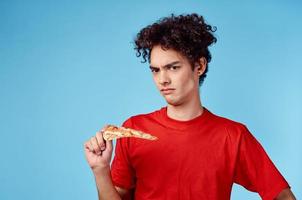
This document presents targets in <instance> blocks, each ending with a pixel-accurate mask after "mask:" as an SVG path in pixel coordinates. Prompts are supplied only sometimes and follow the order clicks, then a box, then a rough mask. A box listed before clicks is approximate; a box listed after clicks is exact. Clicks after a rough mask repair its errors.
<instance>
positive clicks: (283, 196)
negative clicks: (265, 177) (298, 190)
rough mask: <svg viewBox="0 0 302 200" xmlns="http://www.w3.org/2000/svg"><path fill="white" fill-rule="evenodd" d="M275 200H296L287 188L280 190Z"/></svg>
mask: <svg viewBox="0 0 302 200" xmlns="http://www.w3.org/2000/svg"><path fill="white" fill-rule="evenodd" d="M275 200H296V198H295V196H294V194H293V193H292V191H291V190H290V189H289V188H286V189H284V190H282V192H280V193H279V195H278V197H277V198H276V199H275Z"/></svg>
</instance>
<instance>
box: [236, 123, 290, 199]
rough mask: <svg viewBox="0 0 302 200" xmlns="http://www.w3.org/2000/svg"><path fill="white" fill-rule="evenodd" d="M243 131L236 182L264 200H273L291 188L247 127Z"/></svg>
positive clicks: (239, 146)
mask: <svg viewBox="0 0 302 200" xmlns="http://www.w3.org/2000/svg"><path fill="white" fill-rule="evenodd" d="M242 129H243V130H242V131H241V132H242V133H241V135H240V137H241V138H240V143H239V145H238V153H237V158H236V166H235V173H234V182H235V183H238V184H240V185H242V186H243V187H245V188H246V189H247V190H250V191H253V192H257V193H259V195H260V196H261V198H262V199H263V200H273V199H274V198H276V197H277V196H278V194H279V193H280V192H281V191H282V190H283V189H285V188H289V187H290V186H289V185H288V183H287V181H286V180H285V179H284V177H283V176H282V175H281V173H280V172H279V171H278V169H277V168H276V166H275V165H274V163H273V162H272V161H271V159H270V158H269V157H268V155H267V153H266V152H265V150H264V149H263V147H262V146H261V144H260V143H259V142H258V141H257V140H256V138H255V137H254V136H253V135H252V134H251V133H250V131H249V130H248V129H247V127H246V126H243V128H242Z"/></svg>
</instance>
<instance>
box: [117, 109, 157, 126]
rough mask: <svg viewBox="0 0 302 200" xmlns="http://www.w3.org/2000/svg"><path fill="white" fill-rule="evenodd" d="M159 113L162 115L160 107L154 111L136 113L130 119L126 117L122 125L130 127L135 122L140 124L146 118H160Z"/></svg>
mask: <svg viewBox="0 0 302 200" xmlns="http://www.w3.org/2000/svg"><path fill="white" fill-rule="evenodd" d="M159 115H160V109H159V110H155V111H152V112H147V113H141V114H136V115H133V116H130V117H129V118H128V119H126V120H125V121H124V123H123V125H122V126H124V127H129V128H130V127H132V126H133V125H134V124H139V123H141V122H143V121H146V120H154V119H156V118H158V117H159Z"/></svg>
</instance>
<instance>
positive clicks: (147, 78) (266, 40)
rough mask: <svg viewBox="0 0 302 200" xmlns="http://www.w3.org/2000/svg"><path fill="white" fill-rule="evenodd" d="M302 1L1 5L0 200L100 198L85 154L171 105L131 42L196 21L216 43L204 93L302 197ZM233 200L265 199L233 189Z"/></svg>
mask: <svg viewBox="0 0 302 200" xmlns="http://www.w3.org/2000/svg"><path fill="white" fill-rule="evenodd" d="M301 6H302V3H301V1H298V0H296V1H294V0H292V1H273V0H271V1H269V0H267V1H260V0H257V1H256V0H255V1H250V2H243V1H239V0H238V1H210V0H208V1H193V0H190V1H159V0H154V1H148V2H147V1H145V2H143V1H127V3H126V1H112V2H110V3H109V2H105V1H75V0H73V1H71V0H70V1H67V0H64V1H43V2H42V1H9V0H2V1H0V95H1V98H0V123H1V126H0V134H1V139H0V141H1V145H0V159H1V164H0V199H1V200H2V199H3V200H6V199H30V200H40V199H45V200H50V199H74V200H76V199H97V191H96V187H95V182H94V177H93V175H92V173H91V171H90V168H89V167H88V164H87V163H86V160H85V157H84V152H83V143H84V141H86V140H87V139H89V138H90V137H91V136H93V135H94V134H95V132H96V131H97V130H98V129H100V128H101V127H102V126H103V125H104V124H108V123H113V124H121V123H122V122H123V121H124V120H125V119H127V118H128V117H129V116H131V115H135V114H139V113H146V112H151V111H153V110H155V109H158V108H160V107H162V106H165V105H166V104H165V101H164V99H163V98H162V97H161V96H160V94H159V93H158V92H157V90H156V87H155V85H154V84H153V82H152V77H151V73H150V72H149V69H148V67H147V66H148V64H141V63H140V61H141V59H138V58H136V56H135V51H134V50H133V43H132V40H133V38H134V37H135V35H136V33H137V32H138V31H139V30H140V29H141V28H143V27H144V26H146V25H148V24H150V23H152V22H154V21H155V20H157V19H159V18H160V17H164V16H167V15H169V14H170V13H172V12H173V13H175V14H182V13H191V12H197V13H199V14H202V15H204V17H205V19H206V20H207V21H208V23H210V24H212V25H215V26H217V28H218V30H217V32H216V35H217V37H218V42H217V44H216V45H214V46H213V47H211V52H212V55H213V60H212V62H211V63H210V65H209V72H208V77H207V78H206V79H205V82H204V84H203V86H202V88H201V93H202V94H201V96H202V102H203V104H204V106H206V107H207V108H208V109H210V110H211V111H212V112H214V113H216V114H218V115H222V116H225V117H228V118H231V119H233V120H236V121H240V122H242V123H245V124H246V125H247V126H248V128H249V129H250V130H251V132H252V133H253V134H254V136H255V137H256V138H257V139H258V140H259V141H260V142H261V144H262V145H263V147H264V148H265V150H266V151H267V153H268V154H269V156H270V157H271V159H272V160H273V161H274V163H275V164H276V166H277V167H278V169H279V170H280V171H281V173H282V174H283V176H284V177H285V178H286V179H287V181H288V182H289V183H290V185H291V186H292V190H293V191H294V193H295V195H296V197H297V198H298V199H300V198H302V190H301V188H302V181H301V180H302V173H301V168H302V156H301V155H302V147H301V141H302V134H301V133H302V131H301V130H302V106H301V102H302V89H301V88H302V87H301V86H302V78H301V77H302V70H301V64H302V61H301V52H302V47H301V46H302V42H301V35H302V23H301V21H302V20H301V19H302V14H301V12H300V11H301ZM232 199H237V200H239V199H251V200H253V199H260V197H259V195H258V194H256V193H252V192H249V191H247V190H245V189H244V188H242V187H241V186H238V185H234V187H233V192H232Z"/></svg>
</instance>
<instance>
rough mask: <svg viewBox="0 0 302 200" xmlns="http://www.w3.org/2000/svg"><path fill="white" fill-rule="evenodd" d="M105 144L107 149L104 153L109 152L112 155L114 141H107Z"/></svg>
mask: <svg viewBox="0 0 302 200" xmlns="http://www.w3.org/2000/svg"><path fill="white" fill-rule="evenodd" d="M105 142H106V149H105V151H104V152H103V153H107V152H108V153H110V152H112V149H113V144H112V140H109V141H106V140H105Z"/></svg>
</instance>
